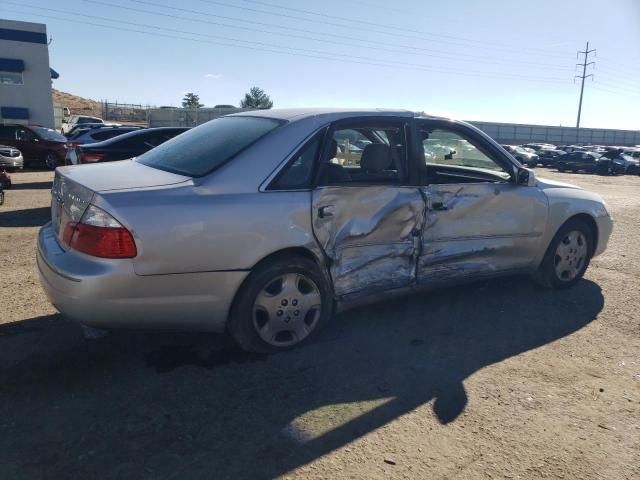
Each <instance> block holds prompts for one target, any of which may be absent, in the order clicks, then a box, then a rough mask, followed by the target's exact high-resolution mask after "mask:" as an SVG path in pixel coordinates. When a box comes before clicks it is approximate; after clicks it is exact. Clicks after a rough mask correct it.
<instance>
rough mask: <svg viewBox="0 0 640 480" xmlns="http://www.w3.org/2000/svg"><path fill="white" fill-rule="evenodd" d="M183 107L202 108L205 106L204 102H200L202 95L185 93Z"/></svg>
mask: <svg viewBox="0 0 640 480" xmlns="http://www.w3.org/2000/svg"><path fill="white" fill-rule="evenodd" d="M182 107H183V108H201V107H204V104H202V103H200V97H199V96H198V95H196V94H195V93H191V92H189V93H185V95H184V98H183V99H182Z"/></svg>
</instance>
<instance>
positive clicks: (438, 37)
mask: <svg viewBox="0 0 640 480" xmlns="http://www.w3.org/2000/svg"><path fill="white" fill-rule="evenodd" d="M130 1H132V2H136V3H146V2H142V1H141V0H130ZM199 1H200V2H203V3H208V4H211V5H217V6H223V7H227V8H235V9H239V10H242V11H249V12H255V13H262V14H265V15H272V16H276V17H284V18H289V19H292V20H298V21H303V22H312V23H314V24H323V25H331V26H334V27H339V28H348V29H351V30H361V31H366V32H368V33H372V32H373V31H372V30H371V29H370V28H367V27H360V26H358V25H354V24H353V23H351V24H339V23H335V22H329V21H323V20H318V19H310V18H305V17H300V16H297V15H290V14H286V13H275V12H270V11H268V10H261V9H257V8H250V7H247V6H239V5H234V4H231V3H226V2H220V1H217V0H199ZM280 8H284V7H280ZM316 15H321V14H316ZM358 23H366V22H364V21H362V20H358ZM376 25H381V24H376ZM381 26H382V27H384V28H388V29H393V30H394V31H393V32H387V31H382V30H377V31H375V32H373V33H379V34H382V35H389V36H392V37H405V38H410V39H412V40H419V39H423V40H424V39H427V40H429V41H431V42H437V43H447V44H450V45H458V46H462V47H466V48H469V47H471V46H473V45H476V48H490V49H492V50H496V49H497V50H506V51H511V52H514V53H515V52H517V53H521V49H519V48H517V47H506V46H504V45H502V44H492V45H491V46H489V47H478V45H479V44H481V43H482V42H480V41H478V40H467V39H461V38H458V37H454V38H458V40H459V41H456V42H454V41H449V40H442V38H443V37H446V35H439V34H433V33H428V32H419V33H418V34H417V35H416V34H414V35H408V34H406V33H402V32H411V30H409V29H407V28H405V27H402V26H395V27H389V26H386V25H381ZM428 36H433V37H434V38H425V37H428ZM460 41H464V42H467V43H460ZM469 43H472V44H473V45H469ZM532 53H533V52H532ZM536 55H541V56H550V57H556V58H564V55H563V54H558V53H554V54H552V53H542V52H540V53H536Z"/></svg>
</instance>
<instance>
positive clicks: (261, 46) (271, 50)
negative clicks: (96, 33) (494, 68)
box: [5, 9, 563, 83]
mask: <svg viewBox="0 0 640 480" xmlns="http://www.w3.org/2000/svg"><path fill="white" fill-rule="evenodd" d="M5 10H6V11H9V12H14V13H19V14H23V15H35V16H38V17H44V18H52V19H55V20H60V21H65V22H70V23H77V24H83V25H91V26H96V27H101V28H107V29H114V30H120V31H128V32H134V33H139V34H143V35H151V36H159V37H164V38H172V39H178V40H187V41H191V42H199V43H208V44H212V45H219V46H226V47H235V48H243V49H248V50H252V51H264V52H268V53H278V54H284V55H292V56H299V57H306V58H316V59H321V60H331V61H336V62H343V63H344V62H347V61H348V62H349V63H356V64H362V65H372V66H378V67H391V68H402V69H408V70H417V71H426V72H436V73H446V74H450V75H465V76H481V77H487V78H497V79H505V78H506V79H509V78H515V79H521V80H531V81H536V82H548V83H563V82H562V81H561V80H557V79H551V78H533V77H529V76H518V75H506V74H503V75H493V74H490V73H485V72H473V71H467V70H465V71H461V70H457V71H454V70H442V69H434V68H431V67H428V66H423V65H413V64H408V63H404V62H403V63H402V64H389V63H385V62H378V61H369V60H368V57H348V58H346V59H339V58H335V54H333V53H331V52H328V53H327V54H328V55H331V56H322V55H321V53H322V52H320V51H317V52H318V54H315V53H309V54H307V53H298V52H292V51H282V50H276V49H275V48H279V49H283V50H284V49H291V50H293V47H282V46H274V48H264V45H265V44H264V43H259V42H249V41H245V40H242V41H243V42H247V43H251V44H253V45H256V46H248V45H236V44H231V43H227V42H217V41H216V42H214V41H211V40H204V39H197V38H190V37H184V36H178V35H169V34H164V33H156V32H148V31H144V30H137V29H131V28H124V27H119V26H113V25H104V24H99V23H93V22H86V21H80V20H74V19H69V18H62V17H57V16H53V15H45V14H41V13H34V14H33V13H31V12H22V11H18V10H11V9H5ZM65 13H66V12H65ZM72 15H81V16H83V17H86V15H83V14H72ZM110 21H114V22H118V23H124V22H123V21H121V20H110ZM126 23H128V24H133V25H135V26H140V27H142V28H154V29H160V30H163V31H166V30H167V28H165V27H158V26H150V25H145V24H136V23H133V22H126ZM179 32H182V33H184V34H187V35H200V36H208V35H206V34H198V33H192V32H184V31H179ZM233 41H238V40H233ZM298 50H300V49H298ZM303 51H304V50H303ZM361 59H362V60H361ZM374 60H376V59H374Z"/></svg>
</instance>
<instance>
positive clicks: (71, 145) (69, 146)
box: [67, 142, 79, 148]
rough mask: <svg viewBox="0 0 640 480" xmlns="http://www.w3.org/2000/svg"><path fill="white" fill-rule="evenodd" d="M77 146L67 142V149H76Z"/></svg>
mask: <svg viewBox="0 0 640 480" xmlns="http://www.w3.org/2000/svg"><path fill="white" fill-rule="evenodd" d="M78 145H79V143H75V142H67V148H76V147H77V146H78Z"/></svg>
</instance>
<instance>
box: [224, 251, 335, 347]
mask: <svg viewBox="0 0 640 480" xmlns="http://www.w3.org/2000/svg"><path fill="white" fill-rule="evenodd" d="M331 310H332V300H331V294H330V290H329V287H328V286H327V282H326V280H325V279H324V276H323V275H322V273H321V271H320V269H319V268H318V266H317V265H316V264H315V262H313V261H312V260H310V259H307V258H304V257H299V256H282V257H276V258H274V259H272V260H268V261H267V262H265V263H264V264H262V265H260V266H258V268H256V270H254V271H253V272H252V273H251V275H250V276H249V277H248V278H247V280H246V281H245V283H244V285H243V286H242V287H241V290H240V292H239V293H238V295H237V297H236V299H235V301H234V304H233V307H232V309H231V315H230V318H229V322H228V331H229V333H230V334H231V336H232V337H233V338H234V340H235V341H236V342H237V343H238V345H239V346H240V347H241V348H242V349H243V350H247V351H251V352H275V351H279V350H287V349H290V348H293V347H296V346H298V345H300V344H302V343H304V342H308V341H310V340H311V339H312V338H313V337H314V336H315V335H316V334H317V333H318V330H319V329H320V327H321V325H322V324H324V323H326V322H327V320H328V319H329V318H330V317H331V313H332V312H331Z"/></svg>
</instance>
